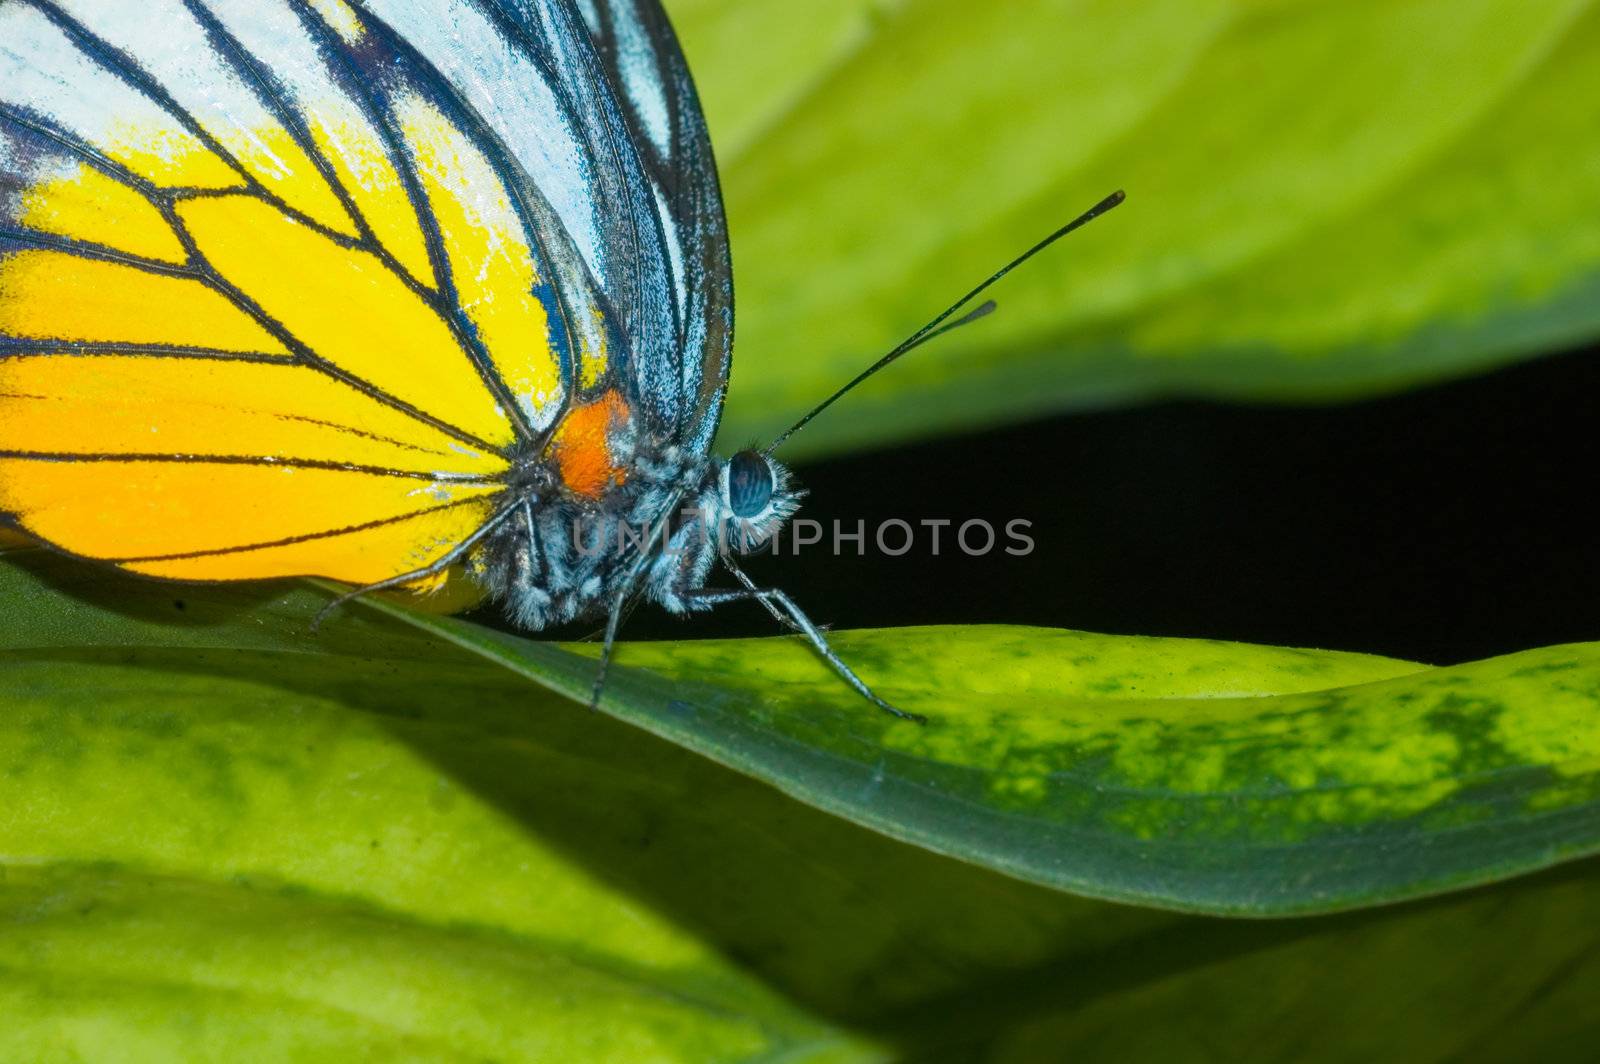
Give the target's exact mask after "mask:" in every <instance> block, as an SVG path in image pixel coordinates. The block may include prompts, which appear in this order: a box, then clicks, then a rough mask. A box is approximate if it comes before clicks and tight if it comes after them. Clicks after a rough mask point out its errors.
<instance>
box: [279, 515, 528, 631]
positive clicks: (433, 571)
mask: <svg viewBox="0 0 1600 1064" xmlns="http://www.w3.org/2000/svg"><path fill="white" fill-rule="evenodd" d="M515 512H516V510H515V509H509V510H503V511H501V512H500V513H498V514H495V515H494V516H493V517H491V518H490V519H489V520H488V521H486V522H484V524H483V527H482V528H479V529H478V530H477V531H476V532H474V533H473V534H472V535H470V536H468V537H467V538H466V539H464V540H462V541H461V543H460V544H459V545H457V546H456V547H455V548H454V549H453V550H451V551H450V553H448V554H446V555H445V556H444V557H442V558H440V559H439V560H438V561H436V562H434V563H433V564H431V565H428V566H426V567H424V568H422V569H415V570H413V571H411V572H409V573H401V574H400V575H399V576H392V577H390V578H389V579H387V580H380V581H378V582H377V583H376V584H368V585H366V586H365V587H358V588H356V589H355V590H353V591H348V592H346V593H345V594H343V595H340V596H339V597H338V598H336V599H334V600H333V601H332V602H330V603H328V604H327V605H326V606H324V607H322V609H320V610H318V611H317V615H316V616H315V617H313V618H311V630H312V631H313V632H315V631H317V630H318V629H320V628H321V627H322V623H323V622H324V621H326V620H327V619H328V618H329V617H331V616H333V614H334V613H335V612H337V611H338V609H339V608H340V607H341V606H343V605H345V604H346V603H348V602H353V601H355V600H356V599H358V598H361V597H363V596H364V595H370V594H372V593H373V592H375V591H393V590H395V589H396V588H401V587H405V586H406V585H407V584H414V583H416V582H417V581H418V580H426V579H428V578H429V577H434V576H438V575H439V574H440V573H442V572H444V571H445V570H446V569H448V568H450V567H451V566H452V565H454V564H456V563H457V562H459V561H460V560H461V559H462V558H464V557H466V556H467V554H468V552H470V551H471V550H472V548H473V547H476V546H477V545H478V542H479V541H480V540H482V539H483V537H484V536H487V535H488V534H489V533H491V532H493V531H494V530H495V529H497V528H499V527H500V525H501V524H502V523H503V522H504V521H505V519H506V518H507V517H509V516H511V515H512V514H513V513H515Z"/></svg>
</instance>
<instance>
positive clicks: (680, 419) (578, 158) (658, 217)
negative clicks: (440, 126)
mask: <svg viewBox="0 0 1600 1064" xmlns="http://www.w3.org/2000/svg"><path fill="white" fill-rule="evenodd" d="M363 7H364V8H365V9H366V10H368V11H370V12H371V14H372V15H374V16H376V17H378V18H380V19H382V20H383V21H384V22H385V23H387V24H388V25H389V26H391V27H393V29H394V31H395V32H396V33H397V35H398V36H400V37H403V38H405V39H406V40H407V41H409V42H410V43H411V45H412V46H413V47H415V48H416V49H417V51H418V52H419V53H420V55H421V56H422V58H424V59H425V60H426V61H427V63H428V64H429V65H430V66H431V67H432V68H433V69H435V70H436V71H437V72H438V73H439V74H440V76H441V77H442V78H443V80H444V81H446V82H447V83H448V84H449V85H450V87H451V90H452V92H453V93H454V94H456V95H457V96H458V97H459V98H460V99H461V100H462V102H463V103H464V104H465V105H467V106H468V107H469V108H470V109H471V111H472V112H473V113H474V114H475V115H476V116H478V117H479V118H480V119H481V121H482V123H483V125H484V127H485V130H486V131H487V132H488V133H490V134H491V135H492V136H493V137H494V138H495V140H497V141H498V142H499V143H500V144H501V145H503V146H504V148H505V150H506V151H507V153H508V154H509V156H510V159H511V161H513V162H514V163H515V165H516V166H517V167H518V168H519V169H520V170H521V171H522V172H524V173H525V174H526V175H527V176H528V178H529V180H530V181H531V183H532V184H533V185H534V187H536V188H537V189H539V190H540V191H541V193H542V194H543V197H544V199H545V200H546V201H547V202H548V203H549V205H550V207H551V209H552V211H553V212H554V215H555V217H556V218H557V219H558V220H559V222H560V225H561V227H562V229H563V231H564V233H565V235H566V237H567V238H568V239H569V240H570V241H571V244H572V246H573V247H574V248H575V249H576V251H577V253H578V255H579V256H580V257H581V259H582V260H583V262H584V264H585V265H586V266H587V267H588V270H589V274H590V276H591V277H592V279H593V283H594V286H595V289H596V290H597V291H598V292H599V294H600V296H601V297H602V305H601V306H600V307H599V308H597V309H598V310H599V311H600V312H601V313H603V314H605V315H607V316H609V317H610V318H612V319H613V320H614V324H615V328H616V331H617V332H618V333H619V334H620V338H621V341H622V344H621V347H622V349H621V350H617V349H615V348H612V349H611V350H610V352H609V358H608V360H607V362H606V365H605V373H604V374H603V378H602V377H601V376H597V375H596V374H595V373H580V381H579V385H580V388H583V389H587V388H592V387H594V386H596V385H597V384H599V383H602V380H604V381H616V382H620V383H621V384H622V385H623V386H624V387H625V388H626V390H627V391H628V393H629V399H630V400H631V402H632V404H633V406H634V408H635V410H636V411H637V412H638V413H639V414H640V415H641V416H642V417H643V418H644V419H645V422H646V423H647V424H648V425H649V426H650V427H651V428H652V429H653V430H654V431H655V432H657V433H658V434H659V435H661V436H663V437H665V438H668V439H673V440H678V441H681V442H683V443H685V444H687V445H689V446H691V447H693V448H695V449H698V450H704V449H705V448H706V447H708V446H709V444H710V440H711V436H712V434H713V433H714V432H715V429H716V422H717V418H718V416H719V414H720V408H721V396H722V391H723V389H724V387H725V384H726V380H727V372H728V361H729V357H730V353H731V349H732V332H733V294H732V281H731V272H730V269H729V260H728V245H727V230H726V223H725V222H724V218H723V209H722V199H721V192H720V189H719V186H718V183H717V174H716V167H715V163H714V161H713V159H712V154H711V147H710V140H709V137H708V136H707V133H706V128H705V122H704V119H703V118H702V116H701V113H700V106H699V101H698V98H697V97H696V94H695V91H694V86H693V84H692V82H691V80H690V77H689V73H688V68H687V66H686V64H685V62H684V59H683V55H682V53H681V51H680V50H679V48H678V45H677V41H676V38H675V37H674V35H673V33H672V29H671V27H670V25H669V24H668V22H667V18H666V15H665V14H664V12H663V11H662V10H661V7H660V5H659V3H657V2H655V0H580V2H579V3H578V4H576V5H575V4H574V3H573V0H425V2H418V0H366V2H365V4H364V5H363Z"/></svg>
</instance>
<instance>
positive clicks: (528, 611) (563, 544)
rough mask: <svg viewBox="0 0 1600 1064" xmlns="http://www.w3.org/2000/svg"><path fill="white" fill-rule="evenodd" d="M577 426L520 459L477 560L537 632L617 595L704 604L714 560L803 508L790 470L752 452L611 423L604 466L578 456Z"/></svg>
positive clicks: (672, 605)
mask: <svg viewBox="0 0 1600 1064" xmlns="http://www.w3.org/2000/svg"><path fill="white" fill-rule="evenodd" d="M570 424H571V422H570V420H569V422H568V424H567V425H564V426H563V429H562V430H561V431H558V433H557V434H556V435H555V436H554V437H553V438H552V440H551V442H550V443H549V444H547V445H546V446H545V447H544V448H543V449H541V450H539V451H537V452H531V453H529V454H527V455H525V456H522V457H521V458H519V459H518V461H517V462H516V464H515V467H514V470H513V472H512V474H511V476H510V477H509V478H508V482H509V484H510V485H511V490H510V491H509V492H508V495H509V496H510V499H509V501H508V507H509V508H508V510H507V516H506V517H505V519H504V520H502V521H501V522H500V524H499V525H498V526H497V527H496V528H495V530H494V531H493V532H492V533H490V534H489V535H488V536H486V537H485V538H484V540H483V543H482V545H481V546H480V548H479V549H478V551H477V552H476V553H475V555H474V557H473V561H472V565H471V570H472V572H473V574H474V576H475V577H476V578H477V579H478V580H479V581H480V582H481V583H482V584H483V586H485V587H486V588H489V589H491V591H492V592H493V593H494V594H495V595H496V596H497V597H498V598H500V599H501V600H502V602H503V604H504V605H505V607H506V609H507V610H508V612H509V613H510V614H511V615H512V618H513V619H514V620H515V621H516V623H518V624H519V625H522V626H524V627H526V628H528V629H531V630H535V631H537V630H541V629H544V628H547V627H550V626H551V625H555V624H562V623H565V622H567V621H572V620H577V619H581V618H584V617H586V616H590V615H594V614H598V613H601V612H603V611H604V610H605V609H607V608H608V607H609V606H610V605H611V604H612V603H613V602H614V601H615V600H616V599H617V598H618V597H619V596H622V597H630V596H633V595H637V594H643V595H647V596H648V597H650V598H653V599H655V600H656V601H657V602H659V603H660V604H661V605H662V606H664V607H666V608H667V609H668V610H671V611H672V612H675V613H686V612H690V611H693V610H696V609H699V608H701V607H700V606H699V605H698V604H697V602H696V592H698V591H699V590H700V589H701V588H703V587H704V586H705V583H706V580H707V578H708V577H709V576H710V573H711V569H712V567H713V565H714V564H715V562H716V559H717V557H718V556H719V555H727V554H730V553H743V552H745V551H748V550H751V549H753V548H755V547H757V546H759V545H760V544H762V543H764V542H766V541H767V540H768V539H769V538H770V537H771V536H772V535H773V534H774V533H775V532H776V531H777V529H778V527H779V526H781V524H782V523H783V521H785V520H787V518H788V517H789V515H790V514H792V513H793V512H794V510H795V509H796V507H797V505H798V498H799V496H798V493H796V492H793V491H791V490H790V489H789V478H788V473H787V471H785V470H784V469H783V468H782V467H781V466H779V465H778V464H777V463H775V462H772V461H771V460H770V459H767V458H766V457H765V456H762V455H757V454H756V453H755V452H750V451H746V452H741V453H740V454H739V455H736V456H735V457H734V458H733V459H731V460H728V461H723V460H718V459H715V458H712V457H709V456H707V455H704V454H700V453H696V452H693V451H690V450H688V449H685V448H683V447H681V446H678V445H676V444H674V443H667V442H662V441H659V440H656V439H654V438H652V437H650V436H649V435H648V434H644V433H636V432H634V431H633V430H632V429H631V428H627V429H625V428H624V427H623V426H621V425H614V426H613V428H614V429H615V430H616V431H612V432H610V433H609V434H607V435H606V436H605V446H606V452H605V455H604V458H603V460H602V459H601V458H599V457H596V456H594V455H592V454H585V453H583V451H582V450H581V447H582V446H585V445H587V444H586V443H585V442H583V432H584V425H583V422H582V420H581V419H580V420H579V421H578V423H577V428H576V429H573V428H569V427H568V426H569V425H570ZM593 442H594V440H593V439H590V440H589V441H587V443H593Z"/></svg>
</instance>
